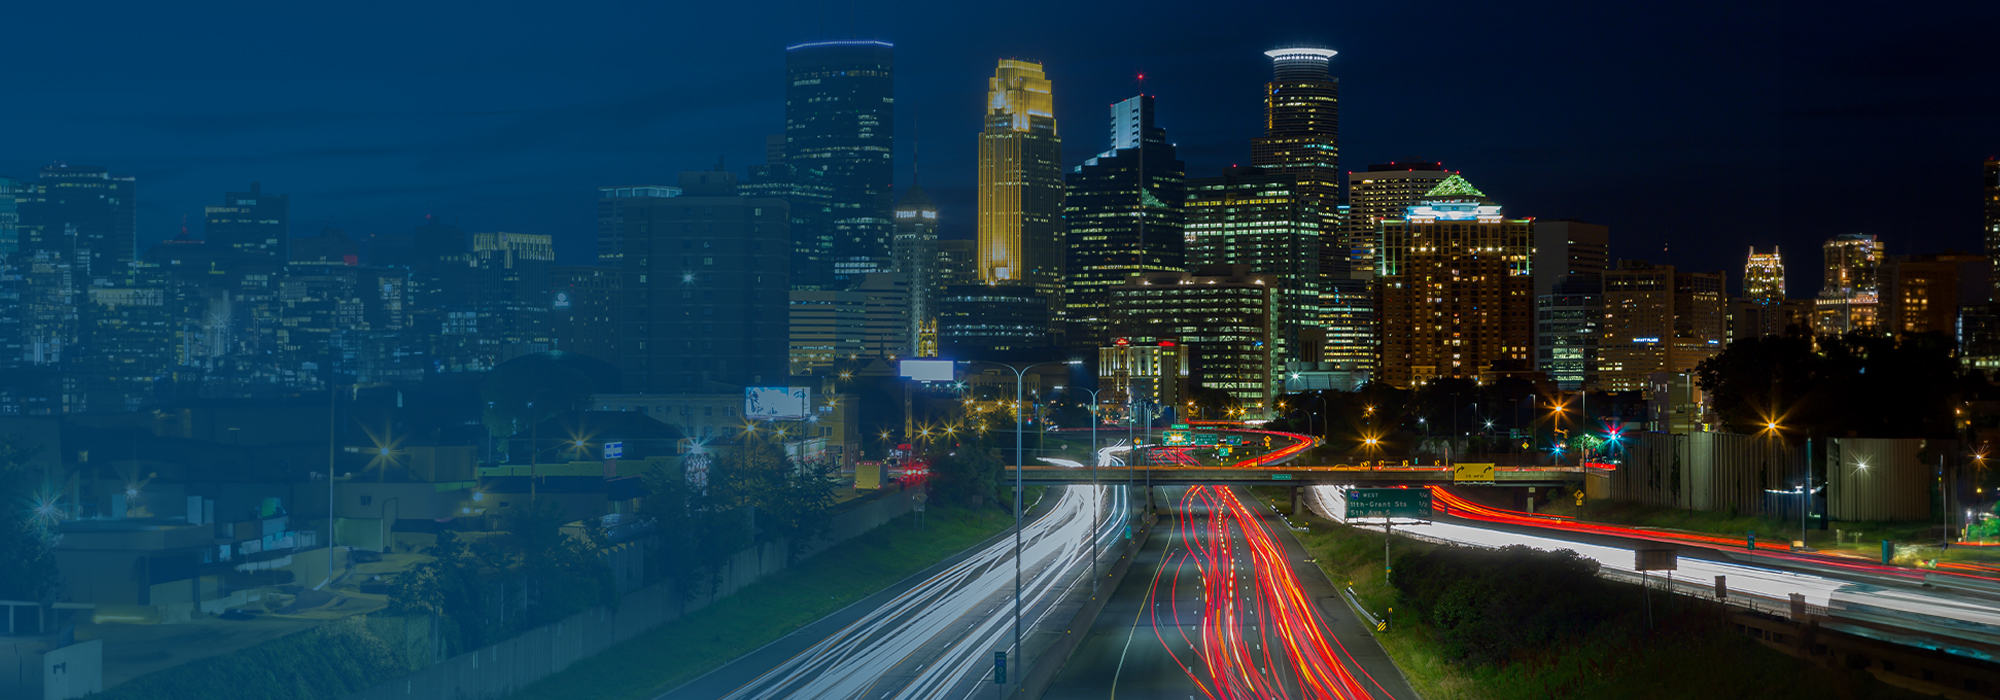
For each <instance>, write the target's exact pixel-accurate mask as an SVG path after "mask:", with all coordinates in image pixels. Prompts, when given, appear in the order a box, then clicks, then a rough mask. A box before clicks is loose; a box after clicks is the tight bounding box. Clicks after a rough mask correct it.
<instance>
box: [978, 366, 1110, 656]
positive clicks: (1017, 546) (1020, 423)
mask: <svg viewBox="0 0 2000 700" xmlns="http://www.w3.org/2000/svg"><path fill="white" fill-rule="evenodd" d="M983 363H984V364H989V365H1000V366H1001V367H1005V368H1007V369H1010V370H1013V371H1014V650H1015V653H1016V654H1019V653H1022V652H1023V651H1024V650H1023V649H1022V647H1021V497H1022V496H1023V495H1025V494H1026V493H1027V489H1026V488H1024V487H1022V485H1021V462H1022V461H1023V460H1022V459H1021V431H1022V429H1024V428H1025V427H1026V425H1025V422H1024V416H1023V415H1022V412H1021V403H1022V402H1021V383H1022V382H1023V381H1024V380H1025V379H1026V377H1027V376H1028V370H1031V369H1034V368H1036V367H1044V366H1048V365H1080V364H1083V361H1082V360H1067V361H1063V362H1037V363H1035V364H1032V365H1028V366H1026V367H1015V366H1013V365H1010V364H1007V363H1005V362H993V361H990V360H988V361H983ZM1091 536H1092V537H1096V533H1092V534H1091Z"/></svg>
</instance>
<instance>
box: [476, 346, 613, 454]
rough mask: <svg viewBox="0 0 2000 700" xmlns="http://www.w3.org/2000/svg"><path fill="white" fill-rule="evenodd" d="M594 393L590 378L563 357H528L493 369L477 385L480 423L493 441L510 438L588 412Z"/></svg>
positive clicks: (595, 387)
mask: <svg viewBox="0 0 2000 700" xmlns="http://www.w3.org/2000/svg"><path fill="white" fill-rule="evenodd" d="M597 391H598V388H597V386H596V382H594V381H593V380H592V379H591V378H590V375H589V374H588V373H586V372H584V371H583V370H582V369H580V368H578V367H577V366H575V365H574V364H572V363H570V362H567V361H565V359H564V356H563V355H562V354H557V353H538V354H535V355H527V356H524V357H520V358H518V359H515V360H512V361H509V362H506V363H504V364H501V365H500V366H499V367H495V368H493V371H492V372H489V373H487V375H486V378H485V380H484V381H481V382H480V384H479V400H480V402H481V403H482V404H483V405H484V407H485V408H484V410H483V412H482V414H481V420H482V421H483V422H484V423H485V424H486V430H487V432H489V433H492V434H493V436H494V437H499V438H507V437H512V436H514V435H516V434H518V433H520V432H521V431H523V430H527V429H529V428H532V427H534V426H535V425H537V424H540V423H541V422H542V421H545V420H548V419H550V418H553V417H555V416H557V415H561V414H563V413H565V412H568V411H577V410H583V409H586V408H589V407H590V396H591V394H593V393H596V392H597ZM530 449H532V448H530Z"/></svg>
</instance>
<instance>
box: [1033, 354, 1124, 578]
mask: <svg viewBox="0 0 2000 700" xmlns="http://www.w3.org/2000/svg"><path fill="white" fill-rule="evenodd" d="M1103 390H1104V387H1098V388H1095V389H1079V391H1082V392H1084V393H1087V394H1090V490H1091V493H1096V492H1097V392H1100V391H1103ZM1017 471H1018V470H1017ZM1102 500H1103V499H1101V498H1097V497H1092V498H1091V500H1090V590H1093V591H1095V590H1097V526H1098V524H1099V523H1098V520H1099V519H1100V518H1102V517H1103V515H1102V514H1101V513H1100V512H1099V506H1100V501H1102Z"/></svg>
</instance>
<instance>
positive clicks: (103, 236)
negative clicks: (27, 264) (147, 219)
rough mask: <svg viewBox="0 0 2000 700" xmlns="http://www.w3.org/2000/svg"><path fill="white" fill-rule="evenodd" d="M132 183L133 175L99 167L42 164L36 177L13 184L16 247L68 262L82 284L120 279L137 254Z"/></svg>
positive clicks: (133, 182) (134, 184) (133, 186)
mask: <svg viewBox="0 0 2000 700" xmlns="http://www.w3.org/2000/svg"><path fill="white" fill-rule="evenodd" d="M135 187H136V181H135V180H134V179H133V178H131V177H127V176H117V175H112V174H111V171H109V170H106V169H104V168H100V167H91V166H80V165H79V166H72V165H65V164H57V165H51V166H48V167H44V168H42V172H41V178H40V179H38V180H36V181H35V182H34V183H32V184H28V183H23V184H21V185H19V186H17V187H15V188H14V189H15V193H14V199H15V207H16V210H17V212H18V216H19V223H18V224H17V225H18V231H19V233H18V234H17V236H18V239H19V242H20V250H21V251H23V252H36V251H46V252H49V253H53V254H56V255H60V256H62V257H63V258H64V259H65V260H69V261H72V265H73V267H72V272H73V273H74V274H76V275H77V276H78V279H80V280H83V281H84V284H86V285H87V284H93V283H96V282H98V281H103V282H105V283H107V284H109V283H121V282H122V280H123V278H124V277H125V273H126V266H127V265H129V264H130V263H131V262H132V261H133V260H136V259H138V257H139V256H138V248H137V245H138V243H137V238H136V235H135V234H136V232H137V229H138V218H137V216H138V214H137V212H138V209H137V206H136V204H135V200H134V189H135Z"/></svg>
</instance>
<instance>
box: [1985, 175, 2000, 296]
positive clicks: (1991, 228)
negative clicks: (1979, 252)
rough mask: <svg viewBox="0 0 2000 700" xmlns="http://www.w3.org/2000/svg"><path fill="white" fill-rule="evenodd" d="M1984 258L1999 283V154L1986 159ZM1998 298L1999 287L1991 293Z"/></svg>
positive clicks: (1999, 293)
mask: <svg viewBox="0 0 2000 700" xmlns="http://www.w3.org/2000/svg"><path fill="white" fill-rule="evenodd" d="M1985 184H1986V258H1987V260H1989V261H1991V262H1992V265H1993V275H1992V277H1993V284H1995V285H2000V156H1994V157H1992V158H1988V159H1986V177H1985ZM1993 297H1994V298H1995V299H2000V289H1996V290H1995V294H1993Z"/></svg>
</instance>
